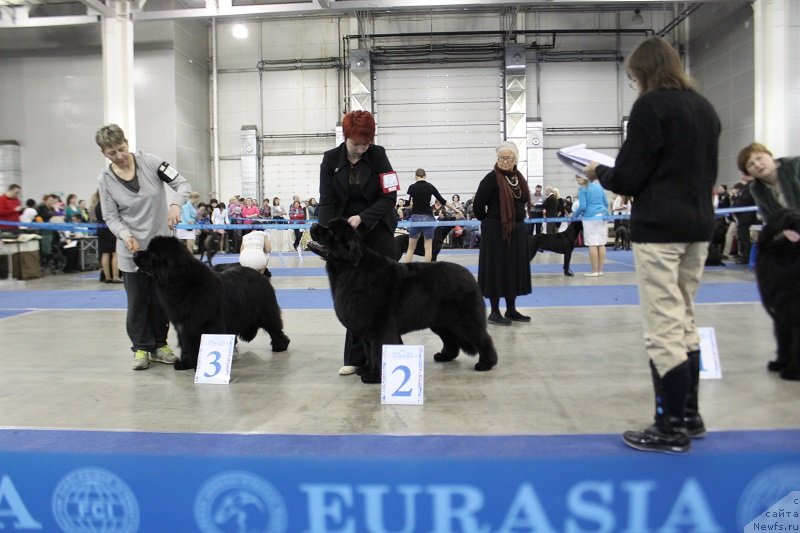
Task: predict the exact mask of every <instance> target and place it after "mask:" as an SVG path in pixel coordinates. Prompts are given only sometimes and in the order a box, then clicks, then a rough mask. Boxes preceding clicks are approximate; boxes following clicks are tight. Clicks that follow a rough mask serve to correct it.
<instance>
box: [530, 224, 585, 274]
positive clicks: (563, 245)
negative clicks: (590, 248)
mask: <svg viewBox="0 0 800 533" xmlns="http://www.w3.org/2000/svg"><path fill="white" fill-rule="evenodd" d="M582 229H583V223H582V222H581V221H579V220H576V221H574V222H570V223H569V225H568V226H567V229H565V230H564V231H561V232H559V233H539V234H538V235H531V236H530V237H528V261H533V258H534V257H536V254H537V253H538V252H539V250H547V251H548V252H556V253H557V254H564V275H565V276H574V274H573V273H572V270H571V269H570V268H569V264H570V261H572V250H574V249H575V241H576V240H577V238H578V234H579V233H580V232H581V230H582Z"/></svg>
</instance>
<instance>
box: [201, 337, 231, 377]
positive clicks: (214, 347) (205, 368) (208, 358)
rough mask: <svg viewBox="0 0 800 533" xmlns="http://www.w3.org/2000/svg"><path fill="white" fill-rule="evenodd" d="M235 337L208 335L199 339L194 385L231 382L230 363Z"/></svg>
mask: <svg viewBox="0 0 800 533" xmlns="http://www.w3.org/2000/svg"><path fill="white" fill-rule="evenodd" d="M235 342H236V336H235V335H209V334H205V335H203V336H202V337H200V352H199V353H198V354H197V370H196V371H195V373H194V382H195V383H215V384H218V385H227V384H228V383H230V381H231V362H232V361H233V347H234V345H235Z"/></svg>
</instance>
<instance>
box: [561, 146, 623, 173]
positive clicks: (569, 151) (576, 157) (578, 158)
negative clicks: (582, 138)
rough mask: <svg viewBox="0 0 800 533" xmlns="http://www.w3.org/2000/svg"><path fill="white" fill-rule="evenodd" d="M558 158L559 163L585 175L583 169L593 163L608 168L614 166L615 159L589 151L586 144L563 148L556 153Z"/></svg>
mask: <svg viewBox="0 0 800 533" xmlns="http://www.w3.org/2000/svg"><path fill="white" fill-rule="evenodd" d="M556 156H558V160H559V161H561V162H562V163H564V164H565V165H567V166H568V167H569V168H571V169H572V170H577V171H578V172H579V173H583V167H585V166H586V165H588V164H589V163H591V162H592V161H596V162H598V163H600V164H601V165H605V166H607V167H613V166H614V158H613V157H610V156H607V155H606V154H601V153H600V152H595V151H594V150H589V149H588V148H586V145H585V144H576V145H575V146H567V147H566V148H562V149H560V150H559V151H558V152H556Z"/></svg>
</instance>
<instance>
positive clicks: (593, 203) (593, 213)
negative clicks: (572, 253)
mask: <svg viewBox="0 0 800 533" xmlns="http://www.w3.org/2000/svg"><path fill="white" fill-rule="evenodd" d="M575 178H576V180H577V181H578V185H579V189H578V207H577V209H575V211H574V212H573V215H574V216H576V217H583V242H584V243H585V244H586V246H588V247H589V261H590V262H591V263H592V271H591V272H586V273H584V276H589V277H594V278H597V277H599V276H602V275H603V265H604V264H605V261H606V243H607V242H608V222H606V220H605V219H604V218H603V217H604V216H606V215H608V198H606V192H605V191H604V190H603V187H601V186H600V183H599V182H598V181H597V178H596V177H595V178H593V179H590V178H587V177H585V176H580V175H576V176H575Z"/></svg>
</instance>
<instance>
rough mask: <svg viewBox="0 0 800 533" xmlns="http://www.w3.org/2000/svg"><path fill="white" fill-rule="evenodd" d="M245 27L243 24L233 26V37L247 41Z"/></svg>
mask: <svg viewBox="0 0 800 533" xmlns="http://www.w3.org/2000/svg"><path fill="white" fill-rule="evenodd" d="M247 34H248V32H247V26H245V25H244V24H234V25H233V36H234V37H236V38H237V39H247Z"/></svg>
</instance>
